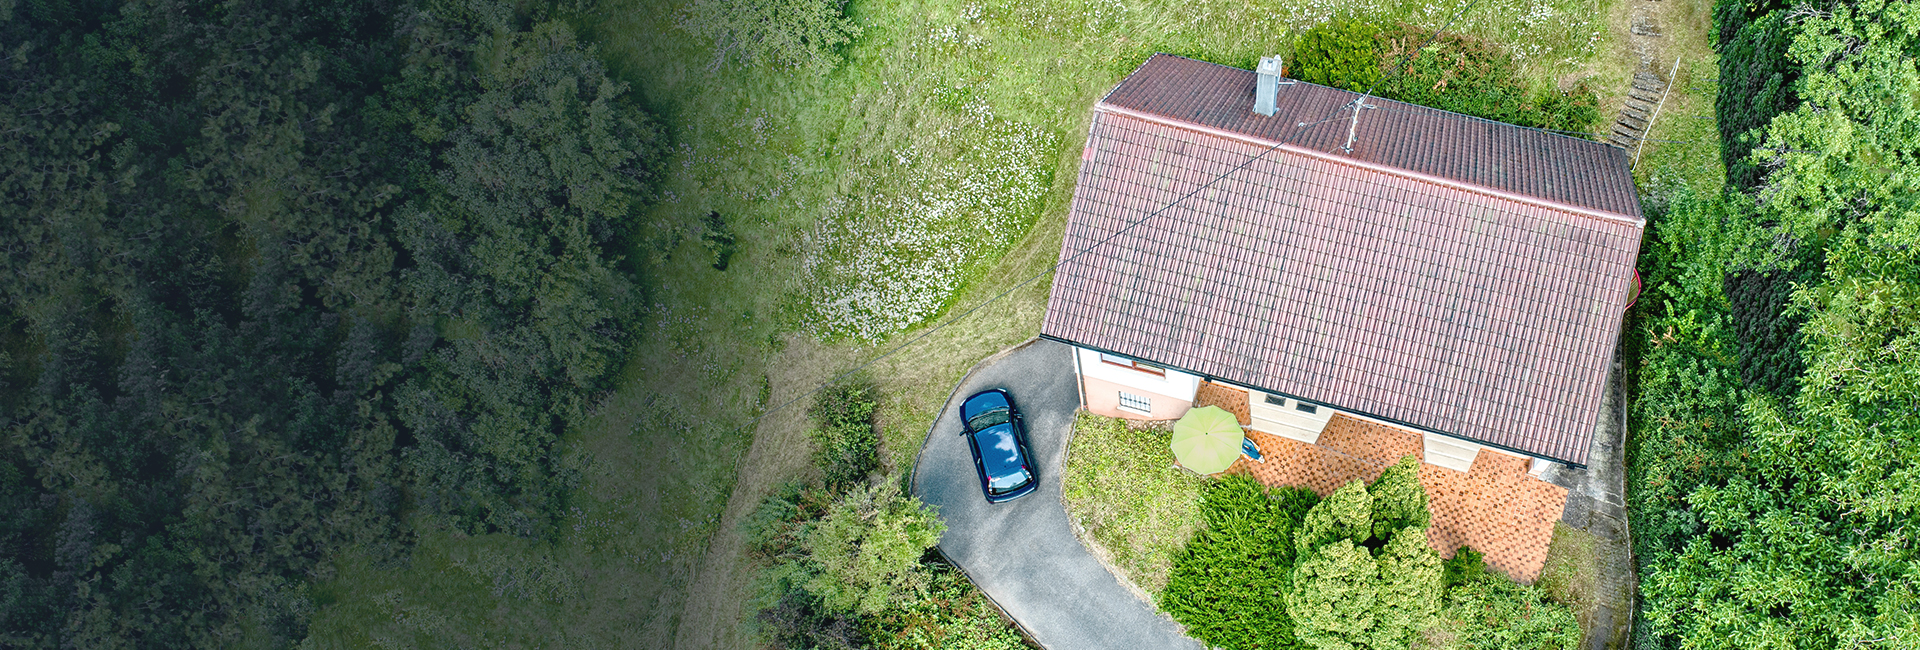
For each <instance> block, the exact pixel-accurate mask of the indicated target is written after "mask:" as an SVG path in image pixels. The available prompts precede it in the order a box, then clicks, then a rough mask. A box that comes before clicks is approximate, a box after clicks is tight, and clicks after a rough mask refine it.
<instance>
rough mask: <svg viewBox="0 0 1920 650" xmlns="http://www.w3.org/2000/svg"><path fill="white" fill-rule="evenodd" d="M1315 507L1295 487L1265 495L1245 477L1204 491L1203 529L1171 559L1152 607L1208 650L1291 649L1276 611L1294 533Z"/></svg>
mask: <svg viewBox="0 0 1920 650" xmlns="http://www.w3.org/2000/svg"><path fill="white" fill-rule="evenodd" d="M1318 500H1319V499H1318V497H1315V496H1314V494H1313V493H1312V492H1309V491H1307V490H1304V489H1300V488H1281V489H1279V490H1274V491H1269V490H1267V489H1266V487H1265V486H1262V485H1261V484H1260V483H1259V481H1256V480H1254V479H1253V478H1252V477H1250V476H1245V475H1233V476H1226V477H1223V478H1221V479H1219V480H1216V481H1213V482H1211V483H1210V484H1208V485H1207V488H1206V493H1205V496H1204V497H1203V499H1202V503H1201V517H1202V519H1203V520H1204V521H1205V522H1206V527H1205V528H1204V529H1202V530H1201V531H1200V532H1199V533H1197V534H1195V535H1194V537H1193V539H1192V540H1189V541H1188V542H1187V546H1186V548H1185V549H1184V550H1183V551H1182V552H1181V553H1180V555H1179V556H1177V557H1176V558H1175V559H1174V562H1173V569H1172V570H1171V571H1170V572H1169V575H1168V577H1167V588H1166V591H1165V592H1164V593H1163V594H1162V595H1161V597H1160V608H1161V609H1163V610H1166V612H1167V613H1168V614H1170V615H1172V616H1173V618H1174V620H1177V621H1179V622H1180V623H1181V624H1182V625H1185V626H1186V627H1187V633H1188V634H1191V635H1193V636H1194V637H1195V638H1198V639H1200V640H1202V641H1205V642H1206V643H1207V644H1208V645H1209V646H1212V647H1215V648H1223V649H1242V648H1245V649H1252V648H1262V649H1268V650H1271V649H1274V648H1289V647H1297V644H1296V643H1295V642H1294V638H1293V623H1292V620H1291V619H1289V618H1288V617H1287V616H1286V614H1285V613H1284V611H1283V610H1281V609H1280V607H1279V605H1280V600H1281V598H1282V597H1283V595H1284V594H1285V593H1286V588H1287V576H1288V573H1290V572H1291V571H1292V568H1293V547H1292V537H1293V532H1294V528H1295V527H1296V526H1297V525H1298V522H1299V521H1300V519H1301V518H1302V517H1304V516H1305V514H1306V511H1307V510H1308V509H1310V508H1312V507H1313V505H1314V503H1315V502H1316V501H1318Z"/></svg>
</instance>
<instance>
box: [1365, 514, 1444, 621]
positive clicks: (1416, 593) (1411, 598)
mask: <svg viewBox="0 0 1920 650" xmlns="http://www.w3.org/2000/svg"><path fill="white" fill-rule="evenodd" d="M1392 535H1393V536H1392V537H1391V538H1390V539H1388V540H1387V545H1386V546H1384V547H1382V548H1381V549H1380V553H1379V558H1378V559H1377V562H1378V564H1379V565H1380V590H1379V595H1378V597H1377V599H1376V600H1375V601H1374V608H1373V629H1371V630H1369V631H1368V634H1367V637H1368V639H1369V643H1370V644H1371V645H1372V646H1373V647H1375V648H1405V647H1407V646H1409V645H1411V644H1412V643H1413V639H1414V635H1416V634H1419V633H1420V632H1421V631H1422V630H1425V629H1427V627H1428V626H1431V625H1433V623H1434V615H1435V614H1437V613H1438V612H1439V611H1440V595H1441V589H1442V588H1443V587H1442V585H1441V579H1440V554H1439V553H1436V552H1434V550H1433V545H1432V544H1429V543H1427V529H1426V528H1425V527H1414V528H1401V529H1398V530H1396V531H1394V532H1393V534H1392Z"/></svg>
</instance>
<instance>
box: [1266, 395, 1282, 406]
mask: <svg viewBox="0 0 1920 650" xmlns="http://www.w3.org/2000/svg"><path fill="white" fill-rule="evenodd" d="M1267 403H1268V404H1272V405H1274V406H1286V405H1287V398H1285V397H1281V396H1279V395H1268V396H1267Z"/></svg>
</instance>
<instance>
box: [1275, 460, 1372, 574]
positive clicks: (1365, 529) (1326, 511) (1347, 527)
mask: <svg viewBox="0 0 1920 650" xmlns="http://www.w3.org/2000/svg"><path fill="white" fill-rule="evenodd" d="M1372 536H1373V496H1372V495H1369V494H1367V484H1366V482H1365V481H1361V480H1358V479H1355V480H1353V481H1352V482H1349V483H1347V484H1346V485H1342V486H1340V489H1338V490H1334V491H1333V494H1329V495H1327V499H1326V500H1325V501H1321V502H1320V503H1319V504H1318V505H1315V506H1314V507H1313V509H1312V510H1309V511H1307V516H1306V519H1305V520H1304V521H1302V522H1301V523H1300V532H1299V533H1298V534H1296V535H1294V538H1293V550H1294V553H1296V554H1300V555H1305V554H1306V553H1307V552H1308V551H1312V550H1313V549H1316V548H1320V547H1321V546H1325V545H1327V544H1331V543H1333V542H1335V541H1338V540H1343V539H1344V540H1349V541H1352V542H1353V543H1354V544H1364V543H1366V541H1367V539H1368V538H1370V537H1372Z"/></svg>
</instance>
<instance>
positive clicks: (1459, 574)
mask: <svg viewBox="0 0 1920 650" xmlns="http://www.w3.org/2000/svg"><path fill="white" fill-rule="evenodd" d="M1494 577H1495V576H1491V575H1489V574H1488V573H1487V561H1486V556H1485V555H1482V554H1481V553H1480V552H1479V551H1476V550H1473V549H1472V548H1468V547H1466V546H1462V547H1460V548H1459V549H1456V550H1454V552H1453V557H1450V558H1447V561H1445V562H1442V563H1440V583H1441V584H1442V585H1443V586H1445V587H1447V588H1449V589H1451V588H1454V587H1458V586H1460V585H1464V584H1467V583H1469V582H1476V581H1479V580H1487V579H1493V578H1494Z"/></svg>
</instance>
